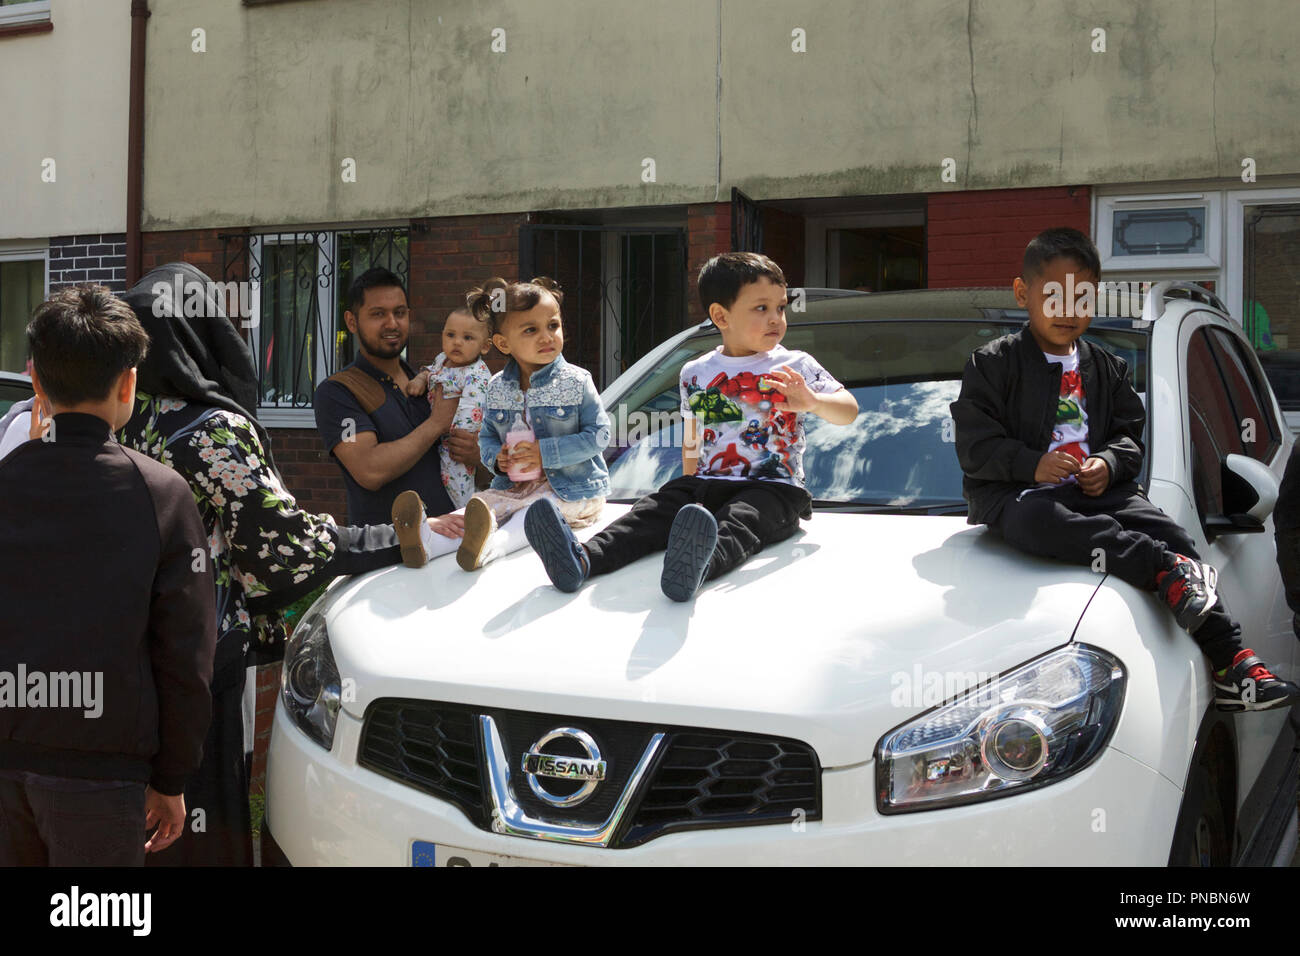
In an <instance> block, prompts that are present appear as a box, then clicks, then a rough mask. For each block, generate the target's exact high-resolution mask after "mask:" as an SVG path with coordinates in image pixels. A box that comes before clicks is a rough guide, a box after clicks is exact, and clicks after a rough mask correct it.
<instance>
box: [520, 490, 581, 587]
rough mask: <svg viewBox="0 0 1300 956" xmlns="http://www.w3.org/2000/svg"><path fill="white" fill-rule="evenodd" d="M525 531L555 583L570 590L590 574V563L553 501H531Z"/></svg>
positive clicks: (543, 499) (525, 519) (526, 516)
mask: <svg viewBox="0 0 1300 956" xmlns="http://www.w3.org/2000/svg"><path fill="white" fill-rule="evenodd" d="M524 534H525V535H526V536H527V537H528V543H529V544H530V545H532V546H533V550H534V551H536V552H537V556H538V557H539V558H541V559H542V567H544V568H546V574H547V577H549V578H550V579H551V583H552V584H554V585H555V586H556V587H557V588H558V589H559V590H561V591H565V592H569V593H572V592H573V591H576V590H578V588H580V587H582V582H583V581H585V580H587V577H588V575H590V574H591V563H590V562H589V561H588V560H587V552H586V551H584V550H583V547H582V545H580V544H579V543H578V539H577V538H575V537H574V536H573V531H572V529H570V528H569V523H568V522H567V521H565V520H564V515H562V514H561V513H560V509H559V508H558V507H556V504H555V502H554V501H552V500H551V499H550V498H541V499H539V500H537V501H534V502H533V503H532V505H531V506H530V507H529V508H528V513H527V514H525V515H524Z"/></svg>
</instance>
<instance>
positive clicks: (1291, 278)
mask: <svg viewBox="0 0 1300 956" xmlns="http://www.w3.org/2000/svg"><path fill="white" fill-rule="evenodd" d="M1240 214H1241V225H1240V229H1241V233H1242V235H1241V252H1242V271H1241V299H1240V303H1239V305H1238V306H1237V307H1238V308H1240V310H1241V312H1240V314H1241V318H1242V327H1243V329H1244V331H1245V333H1246V338H1247V339H1249V340H1250V344H1251V345H1252V346H1254V348H1255V353H1256V354H1257V355H1258V356H1259V360H1260V364H1261V365H1263V367H1264V373H1265V375H1267V376H1268V380H1269V383H1270V384H1271V385H1272V386H1273V392H1274V393H1275V394H1276V395H1277V399H1278V404H1279V405H1281V406H1282V409H1283V410H1284V411H1286V412H1288V413H1290V414H1288V416H1287V417H1288V419H1289V420H1290V423H1291V424H1292V425H1294V424H1296V419H1297V417H1298V416H1297V415H1296V413H1300V268H1298V267H1297V263H1300V202H1294V203H1286V202H1281V203H1277V202H1274V203H1262V202H1261V203H1243V204H1242V208H1241V210H1240Z"/></svg>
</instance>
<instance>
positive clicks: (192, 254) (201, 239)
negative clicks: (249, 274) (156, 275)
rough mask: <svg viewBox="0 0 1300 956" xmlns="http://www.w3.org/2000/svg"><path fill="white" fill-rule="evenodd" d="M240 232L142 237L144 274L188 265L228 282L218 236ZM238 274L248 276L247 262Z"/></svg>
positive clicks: (204, 231) (185, 232) (184, 232)
mask: <svg viewBox="0 0 1300 956" xmlns="http://www.w3.org/2000/svg"><path fill="white" fill-rule="evenodd" d="M239 231H240V230H238V229H185V230H181V231H179V232H146V233H142V234H141V236H140V270H141V275H143V274H144V273H146V272H148V271H149V270H150V269H153V268H156V267H158V266H161V265H166V264H167V263H168V262H188V263H189V264H190V265H192V266H194V267H195V268H197V269H198V270H199V271H200V272H202V273H204V274H205V275H207V276H208V277H209V278H210V279H212V280H213V281H216V282H221V281H223V280H224V279H225V276H224V275H223V274H222V264H223V263H222V254H223V243H222V240H221V239H220V238H219V237H218V233H227V232H239ZM236 268H237V271H238V275H237V276H232V278H242V277H243V276H245V275H246V260H242V261H241V262H240V263H239V264H238V265H237V266H236Z"/></svg>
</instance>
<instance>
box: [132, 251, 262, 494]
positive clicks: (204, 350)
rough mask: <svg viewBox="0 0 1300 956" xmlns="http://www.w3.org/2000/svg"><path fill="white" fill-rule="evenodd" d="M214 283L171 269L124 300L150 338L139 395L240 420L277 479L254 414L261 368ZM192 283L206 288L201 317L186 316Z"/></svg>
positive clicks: (181, 267)
mask: <svg viewBox="0 0 1300 956" xmlns="http://www.w3.org/2000/svg"><path fill="white" fill-rule="evenodd" d="M178 276H179V278H180V283H179V286H178V284H177V277H178ZM211 282H212V280H211V279H209V278H208V277H207V276H206V275H204V274H203V273H202V272H200V271H199V270H198V269H196V268H195V267H194V266H192V265H190V264H189V263H188V262H169V263H167V265H165V266H159V267H158V268H156V269H154V270H152V271H151V272H149V273H148V274H147V275H145V276H144V277H143V278H142V279H141V280H140V281H139V282H137V283H136V284H135V285H134V286H132V287H131V288H130V289H129V290H128V291H127V292H126V294H125V295H123V296H122V298H123V299H124V300H125V301H126V303H127V305H129V306H131V308H132V309H133V310H134V311H135V314H136V317H137V318H138V319H139V320H140V324H141V325H143V326H144V330H145V331H146V332H148V333H149V354H148V355H146V356H145V359H144V362H142V363H141V364H140V367H139V370H138V372H137V380H136V388H138V389H139V390H140V391H142V392H146V393H148V394H149V395H154V396H159V397H163V398H183V399H185V400H186V401H188V402H192V403H194V404H196V405H203V406H208V407H215V408H224V409H226V410H227V411H230V412H235V413H236V414H239V415H243V416H244V417H245V418H247V419H248V421H249V423H250V424H251V425H252V426H253V429H254V430H255V431H256V432H257V437H258V438H259V439H261V442H262V458H263V460H264V461H265V462H266V464H267V466H268V467H270V468H271V469H272V470H273V471H275V474H276V476H277V477H279V471H277V470H276V468H275V461H274V459H273V458H272V457H271V439H270V436H269V435H268V434H267V433H266V429H265V428H263V427H262V425H261V423H260V422H258V420H257V417H256V416H255V414H254V409H256V408H257V367H256V366H255V365H254V364H253V354H252V352H251V351H249V348H248V346H247V345H246V344H245V343H244V340H243V338H242V337H240V334H239V330H238V329H237V328H236V327H235V324H234V323H233V322H231V321H230V319H228V318H227V317H226V312H225V308H224V307H223V305H222V302H221V298H220V296H218V295H216V294H215V292H214V291H213V288H212V285H211ZM195 283H197V284H198V285H199V287H201V288H202V289H203V296H202V307H201V308H199V309H198V310H197V311H199V312H200V314H199V315H187V314H186V309H185V304H186V301H187V300H188V301H189V302H190V311H191V312H192V311H195V307H194V306H195V303H196V302H197V301H198V300H197V297H196V296H194V295H193V294H192V292H191V290H192V289H193V288H194V287H195V286H194V284H195ZM155 288H156V289H157V293H156V294H155ZM178 288H179V291H180V298H179V299H178V298H177V291H178Z"/></svg>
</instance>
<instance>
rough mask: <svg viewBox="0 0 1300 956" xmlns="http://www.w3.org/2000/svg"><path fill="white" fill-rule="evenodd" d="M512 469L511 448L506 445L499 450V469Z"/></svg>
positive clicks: (503, 470) (504, 470)
mask: <svg viewBox="0 0 1300 956" xmlns="http://www.w3.org/2000/svg"><path fill="white" fill-rule="evenodd" d="M509 470H510V449H509V448H507V447H506V446H505V445H502V446H501V450H500V451H499V452H497V471H500V472H506V471H509Z"/></svg>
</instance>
